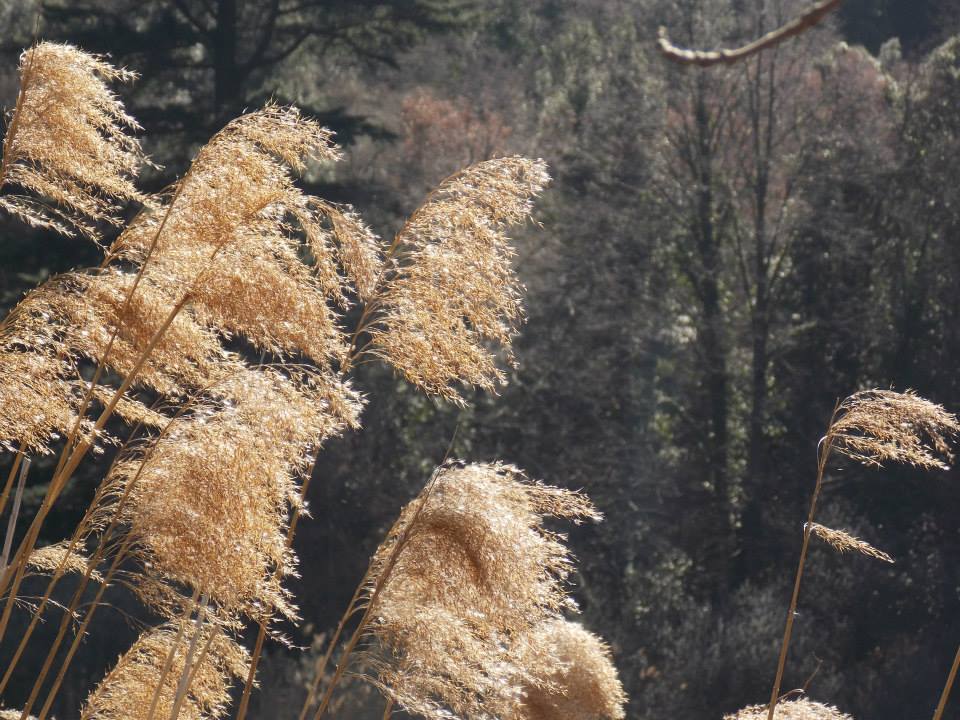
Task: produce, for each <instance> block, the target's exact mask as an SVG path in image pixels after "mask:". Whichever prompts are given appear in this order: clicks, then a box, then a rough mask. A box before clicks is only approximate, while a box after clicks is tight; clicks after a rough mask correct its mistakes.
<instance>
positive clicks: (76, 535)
mask: <svg viewBox="0 0 960 720" xmlns="http://www.w3.org/2000/svg"><path fill="white" fill-rule="evenodd" d="M186 406H187V405H184V406H182V407H181V408H180V409H179V410H178V411H177V413H176V415H174V417H173V418H171V419H170V421H169V422H168V423H167V424H166V425H165V426H164V427H163V429H162V430H161V431H160V433H159V435H158V436H157V439H158V440H159V439H160V438H162V437H164V436H165V435H166V434H167V432H168V431H169V429H170V427H171V425H172V424H173V422H174V420H176V419H177V418H179V417H180V416H181V415H182V414H183V413H184V412H185V411H186ZM140 427H141V424H140V423H138V424H137V425H136V426H135V427H134V428H133V430H132V431H131V433H130V436H129V438H128V439H127V441H126V442H125V443H124V446H123V447H121V448H120V450H121V451H122V450H123V449H124V448H125V447H126V446H127V444H129V442H130V440H132V438H133V437H134V436H135V435H136V433H137V431H138V430H139V429H140ZM117 458H119V453H118V455H117ZM116 462H117V459H114V464H116ZM111 469H112V466H111ZM109 473H110V470H108V471H107V474H108V475H109ZM139 476H140V471H138V473H137V475H136V476H134V479H133V482H132V483H129V484H128V487H125V488H124V492H123V494H122V495H121V496H120V499H119V500H118V501H117V507H118V508H122V507H123V506H124V505H125V504H126V501H127V498H128V496H129V494H130V487H131V486H132V485H133V484H135V483H136V479H137V478H139ZM106 490H107V488H106V487H105V486H104V485H103V484H101V486H100V487H99V488H98V489H97V492H96V494H95V495H94V498H93V501H92V502H91V503H90V505H89V506H88V507H87V510H86V512H85V513H84V515H83V517H82V518H81V519H80V522H79V523H78V524H77V527H76V529H75V530H74V532H73V536H72V537H71V538H70V545H69V546H68V547H67V552H66V553H65V554H64V557H63V559H62V560H61V561H60V563H59V564H58V565H57V568H56V569H55V570H54V572H53V575H52V576H51V578H50V582H48V583H47V589H46V591H45V592H44V595H43V598H41V600H40V604H39V605H38V606H37V609H36V610H35V611H34V613H33V619H32V620H31V621H30V625H29V626H28V627H27V629H26V631H25V632H24V633H23V636H22V637H21V638H20V644H19V646H18V647H17V650H16V652H15V653H14V655H13V658H12V659H11V661H10V663H9V665H8V666H7V670H6V672H5V673H4V676H3V678H2V679H0V696H2V695H3V691H4V690H5V689H6V687H7V683H8V682H9V681H10V677H11V675H12V674H13V670H14V668H15V667H16V666H17V663H18V662H19V661H20V658H21V656H22V655H23V652H24V650H25V649H26V647H27V643H28V642H29V641H30V638H31V636H32V635H33V632H34V630H35V629H36V627H37V625H38V624H39V622H40V618H41V616H42V614H43V610H44V608H45V607H46V606H47V603H48V602H49V601H50V597H51V596H52V595H53V591H54V589H55V588H56V585H57V583H58V582H59V580H60V578H62V577H63V575H64V570H65V567H66V562H67V558H68V557H69V554H70V553H72V552H73V551H74V549H75V548H76V547H77V544H78V543H79V541H80V537H81V536H82V535H83V534H84V533H85V532H86V531H87V529H88V527H89V524H90V519H91V517H92V515H93V511H94V509H95V508H96V507H97V506H98V505H99V502H100V499H101V498H102V497H103V494H104V492H106ZM117 523H118V519H117V517H116V515H115V516H114V517H113V518H111V520H110V524H109V525H108V526H107V529H106V530H104V532H103V533H102V534H101V537H100V542H99V543H98V544H97V547H96V549H95V550H94V552H93V554H92V555H91V556H90V558H89V560H88V561H87V567H86V570H85V572H84V574H83V578H82V579H81V581H80V584H79V586H78V590H77V591H76V593H75V594H74V597H73V599H72V600H71V602H70V605H69V606H68V607H67V610H66V617H65V618H64V620H63V621H62V625H61V631H60V633H59V634H58V635H57V638H56V639H55V640H54V643H53V646H52V648H51V649H50V650H49V654H48V658H50V659H51V661H52V657H51V656H54V655H55V654H56V652H57V650H58V649H59V647H60V642H62V639H63V634H64V633H65V632H66V625H67V624H68V622H69V618H70V617H71V616H72V614H73V613H74V611H76V609H77V603H78V602H79V598H80V597H81V596H82V593H83V591H84V590H85V589H86V587H87V584H88V583H89V581H90V577H91V575H92V573H93V570H94V569H95V568H96V566H97V565H98V564H99V563H100V559H101V558H102V557H103V555H104V553H105V550H106V545H105V543H106V540H107V538H109V537H110V536H111V535H112V534H113V531H114V530H115V529H116V527H117ZM122 552H123V551H121V554H122ZM101 594H102V593H101ZM46 671H47V669H46V666H45V668H44V670H42V671H41V675H45V673H46ZM37 682H42V677H41V678H40V679H38V680H37Z"/></svg>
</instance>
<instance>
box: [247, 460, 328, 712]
mask: <svg viewBox="0 0 960 720" xmlns="http://www.w3.org/2000/svg"><path fill="white" fill-rule="evenodd" d="M316 467H317V459H316V458H314V460H313V462H312V463H311V464H310V469H309V470H308V471H307V473H306V475H305V477H304V480H303V487H302V488H301V489H300V501H301V503H302V502H303V501H304V500H305V499H306V497H307V490H308V489H309V488H310V480H311V479H312V478H313V472H314V470H315V469H316ZM299 521H300V508H299V507H298V508H295V509H294V511H293V517H292V518H291V519H290V527H288V528H287V547H288V548H289V547H291V546H292V545H293V536H294V534H295V533H296V532H297V523H298V522H299ZM279 575H280V568H277V569H276V570H275V571H274V577H278V576H279ZM258 625H259V626H260V627H259V628H258V630H257V641H256V643H255V644H254V647H253V655H252V656H251V657H250V670H249V671H248V672H247V679H246V682H245V683H244V685H243V695H242V696H241V697H240V707H239V709H238V710H237V720H244V718H245V717H246V716H247V709H248V707H249V706H250V693H251V692H252V691H253V681H254V679H255V678H256V675H257V665H259V663H260V655H261V654H262V653H263V643H264V641H265V640H266V637H267V621H266V620H260V621H259V622H258Z"/></svg>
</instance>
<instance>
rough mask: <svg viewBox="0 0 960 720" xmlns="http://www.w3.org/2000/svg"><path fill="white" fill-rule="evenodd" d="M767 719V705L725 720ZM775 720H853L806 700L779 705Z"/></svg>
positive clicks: (747, 709)
mask: <svg viewBox="0 0 960 720" xmlns="http://www.w3.org/2000/svg"><path fill="white" fill-rule="evenodd" d="M766 717H767V706H766V705H751V706H750V707H747V708H744V709H743V710H739V711H737V712H735V713H733V714H731V715H724V716H723V720H763V719H764V718H766ZM774 718H775V719H776V720H853V718H852V717H851V716H850V715H847V714H845V713H842V712H840V711H839V710H837V708H835V707H833V706H831V705H824V704H822V703H818V702H813V701H812V700H807V699H806V698H800V699H799V700H786V701H784V702H781V703H778V704H777V709H776V714H775V715H774Z"/></svg>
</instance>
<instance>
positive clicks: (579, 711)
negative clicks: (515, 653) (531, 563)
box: [518, 619, 627, 720]
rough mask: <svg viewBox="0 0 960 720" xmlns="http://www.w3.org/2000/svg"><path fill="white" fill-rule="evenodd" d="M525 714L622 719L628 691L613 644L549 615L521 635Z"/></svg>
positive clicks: (548, 719) (531, 719)
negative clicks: (525, 676) (613, 656)
mask: <svg viewBox="0 0 960 720" xmlns="http://www.w3.org/2000/svg"><path fill="white" fill-rule="evenodd" d="M518 644H519V645H520V646H521V651H520V653H521V658H522V660H521V663H520V664H521V666H522V667H523V668H524V670H525V672H526V673H527V674H529V675H530V676H531V677H532V679H531V680H530V681H528V683H527V684H526V685H525V687H524V689H523V700H522V709H521V711H520V716H521V717H522V718H523V719H524V720H567V719H568V718H577V719H578V720H604V719H606V720H621V719H622V718H623V717H624V705H625V704H626V702H627V696H626V694H625V693H624V691H623V685H622V684H621V682H620V678H619V676H618V675H617V669H616V668H615V667H614V665H613V661H612V660H611V657H610V648H609V647H607V645H606V644H605V643H604V642H603V641H602V640H600V638H598V637H597V636H596V635H594V634H593V633H590V632H588V631H587V630H585V629H584V628H583V627H582V626H581V625H580V624H578V623H573V622H569V621H567V620H562V619H556V620H548V621H547V622H545V623H541V624H540V625H538V626H536V627H534V628H533V629H532V630H531V631H530V632H528V633H526V634H525V635H524V636H522V638H521V640H520V642H519V643H518Z"/></svg>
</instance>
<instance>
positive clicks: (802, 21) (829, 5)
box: [657, 0, 843, 67]
mask: <svg viewBox="0 0 960 720" xmlns="http://www.w3.org/2000/svg"><path fill="white" fill-rule="evenodd" d="M842 2H843V0H821V1H820V2H818V3H815V4H814V5H812V6H811V7H810V9H809V10H807V11H806V12H805V13H804V14H803V15H801V16H800V17H798V18H797V19H796V20H791V21H790V22H788V23H787V24H786V25H782V26H780V27H779V28H777V29H776V30H773V31H771V32H768V33H767V34H766V35H764V36H763V37H761V38H758V39H757V40H754V41H753V42H752V43H749V44H747V45H743V46H742V47H738V48H735V49H733V50H725V49H721V50H688V49H686V48H681V47H677V46H676V45H674V44H673V43H672V42H670V38H669V37H668V36H667V30H666V28H660V39H659V40H658V41H657V46H658V47H659V48H660V52H661V53H662V54H663V55H664V56H665V57H667V58H668V59H670V60H673V61H674V62H676V63H680V64H681V65H697V66H699V67H710V66H711V65H730V64H733V63H735V62H738V61H739V60H743V59H744V58H748V57H750V56H751V55H755V54H756V53H758V52H760V51H761V50H766V49H767V48H771V47H774V46H775V45H779V44H780V43H782V42H783V41H784V40H786V39H787V38H791V37H793V36H794V35H799V34H801V33H803V32H806V31H807V30H809V29H810V28H812V27H813V26H814V25H816V24H818V23H819V22H820V21H821V20H823V18H825V17H826V16H827V15H829V14H830V13H831V12H833V11H834V10H836V9H837V8H838V7H840V4H841V3H842Z"/></svg>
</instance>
